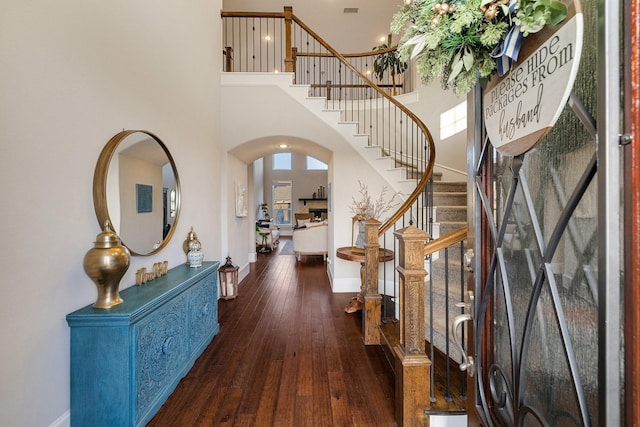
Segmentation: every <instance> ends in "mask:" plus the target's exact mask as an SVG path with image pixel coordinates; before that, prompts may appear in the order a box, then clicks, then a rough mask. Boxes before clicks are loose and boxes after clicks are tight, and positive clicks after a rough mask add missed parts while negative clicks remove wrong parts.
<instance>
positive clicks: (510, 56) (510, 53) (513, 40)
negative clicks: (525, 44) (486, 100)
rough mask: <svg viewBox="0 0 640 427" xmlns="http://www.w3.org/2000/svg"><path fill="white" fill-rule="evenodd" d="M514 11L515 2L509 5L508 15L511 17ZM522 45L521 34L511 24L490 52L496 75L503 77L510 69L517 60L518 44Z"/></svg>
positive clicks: (516, 27) (512, 0)
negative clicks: (496, 71)
mask: <svg viewBox="0 0 640 427" xmlns="http://www.w3.org/2000/svg"><path fill="white" fill-rule="evenodd" d="M515 10H516V1H515V0H511V2H510V3H509V13H510V14H511V15H513V14H514V13H515ZM521 43H522V32H521V31H520V28H518V26H517V25H514V24H512V25H511V27H510V28H509V31H508V32H507V35H506V36H505V37H504V39H502V40H501V41H500V43H498V45H497V46H496V47H495V49H493V52H491V57H492V58H495V60H496V66H497V68H498V75H499V76H501V77H502V76H503V75H505V74H506V73H507V71H509V70H510V69H511V64H513V62H514V61H517V60H518V54H519V53H520V44H521Z"/></svg>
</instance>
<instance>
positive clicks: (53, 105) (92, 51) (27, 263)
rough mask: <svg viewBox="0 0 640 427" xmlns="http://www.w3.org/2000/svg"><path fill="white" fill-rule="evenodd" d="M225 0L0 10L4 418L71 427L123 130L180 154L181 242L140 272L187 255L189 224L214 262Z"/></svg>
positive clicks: (29, 4)
mask: <svg viewBox="0 0 640 427" xmlns="http://www.w3.org/2000/svg"><path fill="white" fill-rule="evenodd" d="M220 6H221V2H220V0H213V1H210V0H194V1H189V2H184V1H178V0H170V1H165V2H157V1H152V0H138V1H136V2H131V1H127V0H111V1H95V0H94V1H79V0H59V1H55V2H51V1H45V0H25V1H13V2H3V5H2V13H0V34H1V36H0V69H1V70H2V72H1V74H2V78H0V180H1V181H2V182H5V183H11V184H9V185H6V186H5V187H4V189H3V190H4V191H3V198H2V200H3V203H2V207H3V214H2V221H0V235H1V236H2V238H3V242H4V244H3V245H2V249H0V251H1V256H0V270H1V271H2V274H1V275H0V277H1V279H0V342H1V343H2V345H1V346H0V360H2V364H1V365H0V384H1V391H0V425H6V426H21V427H30V426H34V427H35V426H37V427H42V426H47V425H51V424H54V423H55V424H57V425H66V424H67V423H68V417H67V412H66V411H68V409H69V328H68V326H67V323H66V321H65V315H66V314H67V313H69V312H72V311H74V310H76V309H78V308H80V307H83V306H85V305H86V304H90V303H92V302H93V301H95V298H96V294H97V292H96V288H95V285H94V284H93V283H92V282H91V281H90V280H89V278H88V277H87V276H86V274H85V273H84V271H83V268H82V259H83V257H84V254H85V253H86V252H87V251H88V250H89V249H90V248H91V247H92V242H93V240H94V239H95V236H96V235H97V234H98V233H99V232H100V228H99V226H98V224H97V221H96V218H95V215H94V211H93V200H92V179H93V170H94V167H95V163H96V160H97V158H98V155H99V153H100V150H101V149H102V147H103V145H104V144H105V143H106V142H107V141H108V139H109V138H110V137H111V136H113V135H114V134H116V133H117V132H119V131H121V130H122V129H146V130H149V131H151V132H153V133H155V134H156V135H158V136H159V137H160V138H161V139H162V140H163V141H164V142H165V144H166V145H167V146H168V148H169V150H170V151H171V153H172V154H173V157H174V159H175V161H176V165H177V169H178V172H179V174H180V180H181V184H182V212H181V214H180V218H179V221H178V224H177V229H176V234H175V237H174V240H173V241H172V242H171V243H170V244H169V245H168V247H167V248H166V249H164V250H163V251H161V252H160V253H159V254H158V255H157V256H153V257H145V258H140V257H136V258H134V259H133V260H132V265H131V267H130V268H129V271H128V272H127V274H126V275H125V277H124V278H123V280H122V287H128V286H130V285H131V284H132V283H133V282H134V274H135V270H136V269H138V268H140V267H143V266H144V267H150V266H151V265H152V264H153V263H154V262H157V261H160V260H168V261H169V265H170V266H176V265H177V264H179V263H182V262H183V261H184V253H183V252H182V248H181V246H182V240H184V237H186V234H187V232H188V229H189V226H191V225H193V226H194V227H195V229H196V231H197V233H198V236H199V238H200V240H201V241H202V245H203V250H204V251H205V254H206V255H207V259H219V258H220V257H221V254H222V250H221V244H220V243H219V241H220V225H219V224H220V217H221V212H220V204H219V200H220V199H221V190H222V187H221V179H220V176H219V173H218V172H217V171H219V169H220V150H219V127H220V126H219V124H220V123H219V117H220V112H219V110H220V108H219V83H218V81H217V79H216V78H215V76H216V75H217V72H218V70H219V69H220V67H221V64H220V57H221V55H219V46H220V40H219V26H218V22H219V10H220Z"/></svg>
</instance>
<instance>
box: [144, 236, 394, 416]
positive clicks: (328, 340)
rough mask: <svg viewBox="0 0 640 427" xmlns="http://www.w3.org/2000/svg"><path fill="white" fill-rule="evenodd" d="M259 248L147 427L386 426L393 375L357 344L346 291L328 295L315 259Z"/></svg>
mask: <svg viewBox="0 0 640 427" xmlns="http://www.w3.org/2000/svg"><path fill="white" fill-rule="evenodd" d="M285 245H286V240H285V239H282V241H281V243H280V246H279V248H278V249H276V251H275V252H274V253H271V254H259V255H258V261H257V262H256V263H254V264H251V272H250V274H249V275H248V276H247V278H245V279H244V280H243V281H242V283H241V284H240V286H239V292H238V294H239V296H238V298H236V299H235V300H229V301H224V300H220V303H219V320H220V333H219V334H218V335H217V336H216V337H215V338H214V340H213V341H212V343H211V344H210V345H209V347H208V348H207V349H206V350H205V352H204V353H203V354H202V356H200V358H199V359H198V360H197V361H196V363H195V364H194V366H193V368H192V369H191V371H190V372H189V373H188V374H187V375H186V376H185V377H184V378H183V379H182V381H181V382H180V384H178V386H177V388H176V390H175V391H174V393H173V394H172V395H171V396H170V397H169V399H168V400H167V402H166V403H165V404H164V406H163V407H162V408H161V409H160V411H159V412H158V414H157V415H156V416H155V417H154V418H153V420H152V421H151V423H150V424H149V425H150V426H162V427H165V426H172V427H173V426H259V427H262V426H283V427H286V426H296V427H298V426H314V427H315V426H393V425H394V417H393V406H394V403H393V402H394V400H393V397H394V378H393V373H392V372H391V370H390V368H389V367H388V364H387V362H386V360H385V356H384V353H383V351H382V348H381V347H380V346H367V347H365V346H364V345H363V344H362V340H361V337H360V334H361V332H360V331H361V322H362V320H361V314H360V313H359V312H358V313H356V314H345V313H344V311H343V309H344V306H345V305H346V304H347V302H348V300H349V299H350V298H351V297H352V296H353V295H352V294H332V292H331V287H330V285H329V280H328V277H327V273H326V268H327V266H326V264H325V263H324V262H323V260H322V257H319V256H307V257H303V258H302V261H301V262H296V259H295V257H294V256H293V255H280V254H279V252H280V250H282V248H283V247H284V246H285Z"/></svg>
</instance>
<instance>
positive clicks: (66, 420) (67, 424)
mask: <svg viewBox="0 0 640 427" xmlns="http://www.w3.org/2000/svg"><path fill="white" fill-rule="evenodd" d="M49 427H71V411H70V410H69V409H67V410H66V411H65V413H64V414H62V415H60V416H59V417H58V419H57V420H55V421H54V422H52V423H51V424H49Z"/></svg>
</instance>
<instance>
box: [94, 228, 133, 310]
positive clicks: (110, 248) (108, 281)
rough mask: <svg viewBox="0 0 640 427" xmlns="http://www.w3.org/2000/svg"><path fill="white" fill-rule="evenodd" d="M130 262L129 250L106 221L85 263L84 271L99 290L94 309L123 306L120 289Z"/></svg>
mask: <svg viewBox="0 0 640 427" xmlns="http://www.w3.org/2000/svg"><path fill="white" fill-rule="evenodd" d="M130 261H131V254H130V253H129V249H127V248H126V247H125V246H123V245H122V244H121V243H120V238H119V237H118V235H117V234H116V233H115V232H113V230H111V224H110V223H109V221H108V220H107V221H105V224H104V229H103V231H102V232H101V233H100V234H98V235H97V236H96V241H95V242H94V244H93V248H91V249H89V251H88V252H87V253H86V255H85V256H84V261H83V267H84V271H85V272H86V273H87V276H89V277H90V278H91V280H93V282H94V283H95V284H96V287H97V288H98V298H97V299H96V302H95V303H94V304H93V307H94V308H111V307H113V306H116V305H118V304H122V302H123V301H122V298H120V293H119V291H118V288H119V286H120V279H122V276H124V273H125V272H126V271H127V269H128V268H129V263H130Z"/></svg>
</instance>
